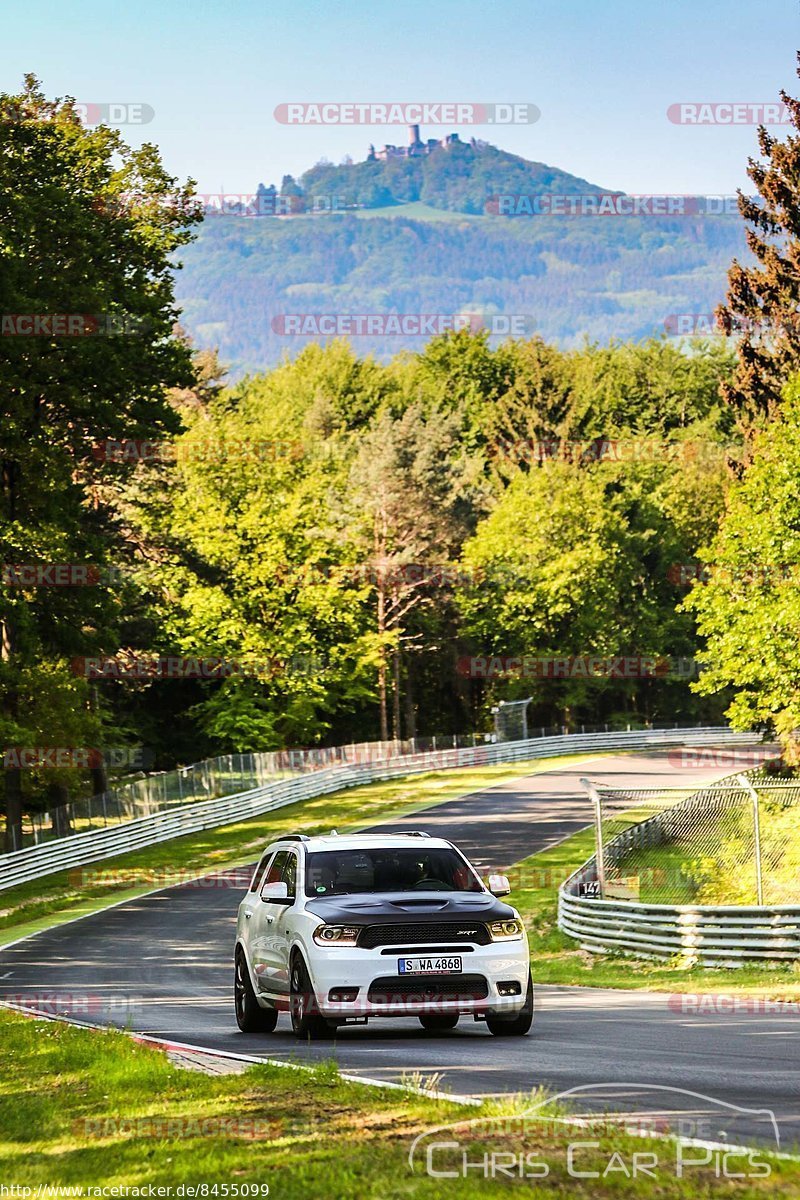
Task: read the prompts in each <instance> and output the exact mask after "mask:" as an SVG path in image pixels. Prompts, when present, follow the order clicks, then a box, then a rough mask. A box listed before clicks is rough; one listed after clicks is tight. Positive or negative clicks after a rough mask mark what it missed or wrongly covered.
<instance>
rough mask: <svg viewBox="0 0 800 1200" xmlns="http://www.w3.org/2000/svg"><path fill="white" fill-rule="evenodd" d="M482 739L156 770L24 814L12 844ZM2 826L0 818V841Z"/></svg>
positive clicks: (282, 754) (365, 745)
mask: <svg viewBox="0 0 800 1200" xmlns="http://www.w3.org/2000/svg"><path fill="white" fill-rule="evenodd" d="M484 740H493V739H492V737H491V735H487V737H486V739H484V737H483V736H482V735H479V734H469V735H467V736H442V737H429V738H413V739H410V740H406V741H389V742H353V743H351V744H350V745H347V746H329V747H317V748H314V749H311V750H276V751H272V752H265V753H258V754H225V755H222V756H221V757H219V758H210V759H206V760H205V761H203V762H200V763H193V764H192V765H190V766H188V767H180V768H178V769H177V770H175V771H158V772H154V773H152V774H148V775H145V776H143V777H142V778H140V779H136V780H133V781H132V782H129V783H126V784H124V785H122V786H119V787H115V788H111V789H110V790H109V791H107V792H103V793H102V794H100V795H97V796H92V797H90V798H87V799H82V800H73V801H71V802H70V803H69V804H64V805H61V806H60V807H59V808H54V809H52V810H50V811H48V812H27V813H25V814H24V816H23V821H22V842H21V844H17V843H18V839H17V838H15V839H14V842H15V844H14V845H13V846H10V847H9V849H11V850H21V849H23V848H24V847H26V846H38V845H40V844H41V843H42V842H47V841H51V840H52V839H54V838H61V837H68V836H69V835H70V834H75V833H84V832H85V831H87V830H90V829H102V828H104V827H106V826H108V825H117V824H120V823H121V822H124V821H133V820H135V819H136V818H138V817H149V816H152V815H153V814H154V813H158V812H164V811H166V810H168V809H172V808H176V807H178V806H180V805H182V804H191V803H194V802H196V801H199V800H213V799H216V798H217V797H219V796H231V795H234V794H236V793H237V792H246V791H249V790H250V789H251V788H257V787H263V786H264V785H266V784H268V783H273V782H275V781H277V780H279V779H284V778H287V777H289V776H293V775H297V774H300V773H303V772H305V771H314V770H319V769H320V768H322V767H330V766H335V765H337V764H339V763H368V762H375V761H377V760H380V759H386V758H395V757H397V756H398V755H403V754H416V753H420V752H422V751H426V750H448V749H459V748H462V747H465V746H476V745H480V744H482V743H483V741H484ZM4 832H5V823H4V821H3V820H2V819H0V841H1V840H2V836H3V835H4Z"/></svg>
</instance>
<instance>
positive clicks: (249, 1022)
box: [233, 950, 278, 1033]
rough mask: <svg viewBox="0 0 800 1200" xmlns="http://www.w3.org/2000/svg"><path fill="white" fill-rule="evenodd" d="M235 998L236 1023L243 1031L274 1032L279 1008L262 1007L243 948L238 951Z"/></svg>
mask: <svg viewBox="0 0 800 1200" xmlns="http://www.w3.org/2000/svg"><path fill="white" fill-rule="evenodd" d="M233 999H234V1004H235V1006H236V1024H237V1025H238V1026H239V1028H240V1029H241V1031H242V1033H272V1031H273V1029H274V1028H275V1026H276V1025H277V1024H278V1010H277V1008H262V1007H261V1005H260V1004H259V1003H258V1000H257V999H256V994H255V992H254V991H253V985H252V983H251V982H250V972H249V971H248V969H247V963H246V962H245V959H244V954H243V952H242V951H241V950H237V951H236V970H235V973H234V978H233Z"/></svg>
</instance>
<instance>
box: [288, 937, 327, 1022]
mask: <svg viewBox="0 0 800 1200" xmlns="http://www.w3.org/2000/svg"><path fill="white" fill-rule="evenodd" d="M289 993H290V994H289V1005H290V1009H291V1013H292V1032H293V1033H294V1035H295V1037H299V1038H305V1039H306V1040H307V1041H312V1042H316V1041H319V1040H320V1039H322V1038H328V1037H330V1036H331V1035H332V1033H333V1031H334V1029H335V1025H333V1024H332V1022H330V1021H327V1020H326V1019H325V1017H322V1016H320V1012H319V1006H318V1004H317V997H316V996H315V994H314V989H313V987H312V986H311V978H310V976H309V974H308V970H307V968H306V964H305V963H304V962H303V960H302V958H300V956H299V955H298V956H297V957H296V958H295V960H294V962H293V963H292V970H291V974H290V980H289Z"/></svg>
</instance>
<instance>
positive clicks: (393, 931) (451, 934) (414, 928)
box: [358, 919, 491, 950]
mask: <svg viewBox="0 0 800 1200" xmlns="http://www.w3.org/2000/svg"><path fill="white" fill-rule="evenodd" d="M490 941H491V938H490V937H489V930H488V929H487V928H486V926H485V925H481V924H480V922H478V921H474V922H472V921H470V920H469V919H467V920H465V921H458V922H454V921H446V922H445V921H437V922H431V923H429V924H423V923H422V922H419V923H416V922H415V923H411V922H408V923H406V924H404V925H368V926H367V927H366V929H362V930H361V936H360V937H359V939H358V944H359V946H363V947H364V948H365V949H367V950H374V949H375V947H376V946H431V945H435V944H436V943H437V942H443V943H444V942H446V943H448V944H449V943H451V942H455V943H458V942H472V943H474V944H476V945H478V946H488V945H489V942H490Z"/></svg>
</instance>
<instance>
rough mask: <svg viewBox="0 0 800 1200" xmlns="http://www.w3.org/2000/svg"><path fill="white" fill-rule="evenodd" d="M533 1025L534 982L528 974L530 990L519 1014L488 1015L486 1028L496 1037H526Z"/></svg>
mask: <svg viewBox="0 0 800 1200" xmlns="http://www.w3.org/2000/svg"><path fill="white" fill-rule="evenodd" d="M532 1024H533V980H532V979H531V977H530V973H529V974H528V990H527V992H526V994H525V1003H524V1004H523V1006H522V1008H521V1009H520V1010H519V1012H515V1013H510V1014H509V1015H508V1016H506V1015H505V1014H501V1013H494V1014H492V1013H488V1014H487V1016H486V1028H487V1029H488V1030H489V1032H490V1033H493V1034H494V1036H495V1037H524V1036H525V1034H526V1033H527V1032H528V1030H529V1029H530V1027H531V1025H532Z"/></svg>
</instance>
